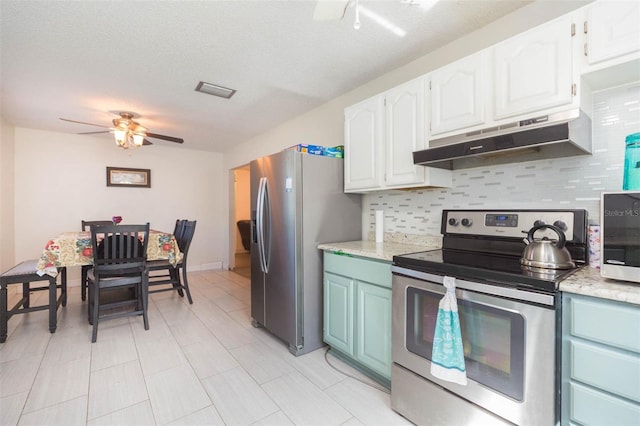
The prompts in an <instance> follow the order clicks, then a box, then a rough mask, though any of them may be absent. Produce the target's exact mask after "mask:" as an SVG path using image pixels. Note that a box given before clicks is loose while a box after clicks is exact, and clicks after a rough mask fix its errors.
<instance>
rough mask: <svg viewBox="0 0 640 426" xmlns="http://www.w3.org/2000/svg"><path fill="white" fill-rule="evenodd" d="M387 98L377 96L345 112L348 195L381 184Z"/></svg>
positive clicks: (345, 160)
mask: <svg viewBox="0 0 640 426" xmlns="http://www.w3.org/2000/svg"><path fill="white" fill-rule="evenodd" d="M383 119H384V97H383V96H375V97H373V98H369V99H367V100H364V101H362V102H360V103H358V104H356V105H353V106H350V107H348V108H346V109H345V112H344V145H345V155H344V189H345V192H358V191H359V190H367V189H375V188H378V187H380V185H381V183H382V167H383V166H382V136H383V133H382V132H383V126H382V120H383Z"/></svg>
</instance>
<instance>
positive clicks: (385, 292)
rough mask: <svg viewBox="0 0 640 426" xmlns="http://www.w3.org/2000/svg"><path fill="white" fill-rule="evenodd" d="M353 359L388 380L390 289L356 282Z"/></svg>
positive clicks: (389, 366)
mask: <svg viewBox="0 0 640 426" xmlns="http://www.w3.org/2000/svg"><path fill="white" fill-rule="evenodd" d="M356 287H357V291H356V293H357V295H356V300H357V301H358V308H357V310H356V336H358V344H357V345H356V358H357V359H358V360H359V361H360V362H362V363H363V364H364V365H366V366H367V367H369V368H371V369H372V370H374V371H376V372H378V373H380V374H381V375H383V376H385V377H389V378H390V377H391V376H390V375H391V290H390V289H388V288H383V287H379V286H377V285H372V284H368V283H365V282H360V281H358V282H356Z"/></svg>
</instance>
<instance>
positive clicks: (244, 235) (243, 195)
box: [233, 164, 251, 278]
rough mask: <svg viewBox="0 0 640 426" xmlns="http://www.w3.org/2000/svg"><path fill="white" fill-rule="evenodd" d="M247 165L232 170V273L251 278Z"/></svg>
mask: <svg viewBox="0 0 640 426" xmlns="http://www.w3.org/2000/svg"><path fill="white" fill-rule="evenodd" d="M249 170H250V169H249V165H248V164H247V165H246V166H242V167H239V168H237V169H234V171H233V174H234V179H233V182H234V188H233V191H234V195H235V196H234V197H233V198H234V207H235V208H234V211H235V217H234V223H235V236H236V238H235V247H236V249H235V253H234V260H235V268H234V270H233V271H234V272H236V273H238V274H240V275H242V276H244V277H247V278H251V222H250V218H251V181H250V172H249Z"/></svg>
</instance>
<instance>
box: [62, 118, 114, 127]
mask: <svg viewBox="0 0 640 426" xmlns="http://www.w3.org/2000/svg"><path fill="white" fill-rule="evenodd" d="M60 120H62V121H68V122H69V123H78V124H88V125H89V126H97V127H104V128H105V129H108V128H109V126H103V125H102V124H93V123H87V122H85V121H76V120H69V119H68V118H60Z"/></svg>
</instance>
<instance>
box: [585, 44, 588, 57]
mask: <svg viewBox="0 0 640 426" xmlns="http://www.w3.org/2000/svg"><path fill="white" fill-rule="evenodd" d="M584 56H589V45H588V44H587V43H585V44H584Z"/></svg>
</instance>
